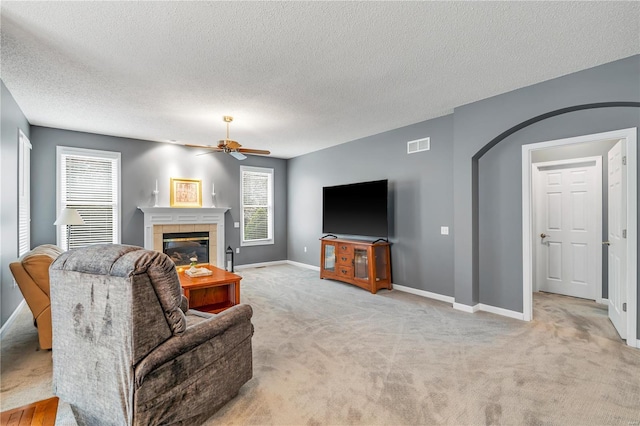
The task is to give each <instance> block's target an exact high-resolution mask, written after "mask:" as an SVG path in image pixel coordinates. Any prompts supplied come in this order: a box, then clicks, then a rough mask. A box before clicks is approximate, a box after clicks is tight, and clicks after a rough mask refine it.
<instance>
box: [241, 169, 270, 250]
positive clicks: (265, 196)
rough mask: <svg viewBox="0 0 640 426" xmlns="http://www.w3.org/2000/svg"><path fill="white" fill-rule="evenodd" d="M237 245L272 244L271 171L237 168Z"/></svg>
mask: <svg viewBox="0 0 640 426" xmlns="http://www.w3.org/2000/svg"><path fill="white" fill-rule="evenodd" d="M240 216H241V228H242V229H241V231H242V232H241V234H242V236H241V237H242V238H241V241H240V245H242V246H255V245H263V244H273V169H265V168H261V167H249V166H240Z"/></svg>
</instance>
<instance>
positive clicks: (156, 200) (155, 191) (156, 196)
mask: <svg viewBox="0 0 640 426" xmlns="http://www.w3.org/2000/svg"><path fill="white" fill-rule="evenodd" d="M159 193H160V191H158V190H157V189H156V190H154V191H153V197H154V199H155V201H154V203H153V207H158V194H159Z"/></svg>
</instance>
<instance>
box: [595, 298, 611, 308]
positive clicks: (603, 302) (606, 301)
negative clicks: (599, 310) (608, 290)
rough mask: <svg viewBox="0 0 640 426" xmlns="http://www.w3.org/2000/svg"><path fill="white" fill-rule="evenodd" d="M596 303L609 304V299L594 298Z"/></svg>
mask: <svg viewBox="0 0 640 426" xmlns="http://www.w3.org/2000/svg"><path fill="white" fill-rule="evenodd" d="M596 302H597V303H599V304H601V305H607V306H608V305H609V299H598V300H596Z"/></svg>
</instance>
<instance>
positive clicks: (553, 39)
mask: <svg viewBox="0 0 640 426" xmlns="http://www.w3.org/2000/svg"><path fill="white" fill-rule="evenodd" d="M1 14H2V16H1V18H2V20H1V25H2V26H1V31H2V58H1V59H2V64H1V77H2V80H3V81H4V83H5V84H6V86H7V87H8V88H9V91H11V93H12V94H13V96H14V97H15V99H16V101H17V102H18V104H19V105H20V107H21V108H22V110H23V112H24V113H25V115H26V116H27V119H28V120H29V121H30V122H31V124H34V125H40V126H49V127H57V128H63V129H71V130H79V131H86V132H93V133H101V134H107V135H115V136H125V137H131V138H139V139H148V140H153V141H159V142H166V141H169V140H177V141H179V142H180V143H194V144H216V143H217V140H218V139H221V138H223V137H224V132H225V124H224V122H223V121H222V116H223V115H225V114H226V115H233V116H234V117H235V120H234V122H233V123H232V125H231V137H232V138H233V139H236V140H238V141H239V142H240V143H242V144H243V145H244V146H245V147H248V148H259V149H269V150H271V151H272V153H273V155H274V156H276V157H281V158H291V157H295V156H298V155H301V154H304V153H307V152H311V151H315V150H318V149H322V148H325V147H328V146H332V145H336V144H340V143H344V142H348V141H350V140H354V139H357V138H361V137H365V136H369V135H372V134H376V133H380V132H383V131H386V130H391V129H394V128H398V127H401V126H405V125H408V124H412V123H416V122H420V121H423V120H426V119H429V118H433V117H437V116H441V115H444V114H447V113H450V112H452V110H453V108H455V107H457V106H460V105H464V104H467V103H470V102H474V101H477V100H480V99H484V98H487V97H490V96H493V95H497V94H500V93H504V92H507V91H510V90H513V89H517V88H520V87H524V86H528V85H531V84H534V83H537V82H540V81H544V80H548V79H550V78H554V77H558V76H561V75H564V74H568V73H571V72H574V71H578V70H581V69H585V68H589V67H593V66H596V65H599V64H603V63H606V62H610V61H613V60H616V59H620V58H624V57H628V56H631V55H633V54H637V53H640V35H639V34H640V28H639V25H640V24H639V18H638V17H639V16H640V3H638V2H613V3H612V2H585V3H582V2H559V3H556V2H536V3H529V2H497V3H493V2H491V3H489V2H480V3H476V2H462V3H460V2H12V1H2V4H1ZM425 136H426V135H425Z"/></svg>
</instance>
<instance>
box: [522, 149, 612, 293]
mask: <svg viewBox="0 0 640 426" xmlns="http://www.w3.org/2000/svg"><path fill="white" fill-rule="evenodd" d="M585 163H593V165H591V166H590V167H595V170H596V173H599V175H598V178H597V179H598V185H597V187H596V188H595V189H594V195H595V197H596V198H598V199H599V200H600V202H599V206H600V209H599V210H597V211H596V212H595V216H594V217H595V221H596V226H595V228H594V231H595V232H596V233H597V237H594V239H595V241H593V244H594V247H595V249H596V258H597V259H602V245H601V244H600V242H601V241H602V157H580V158H571V159H568V160H554V161H544V162H539V163H532V164H531V173H532V180H531V192H532V193H531V197H532V198H531V199H532V200H534V198H536V196H539V195H540V194H539V193H538V191H539V189H540V188H539V184H540V181H539V179H540V177H541V174H542V171H541V170H540V169H541V168H547V167H554V166H576V167H578V166H580V165H581V164H585ZM539 202H540V200H539V199H535V201H533V202H532V203H531V211H532V216H531V223H532V227H533V228H535V227H536V221H537V218H536V203H539ZM537 232H540V231H539V230H538V231H536V234H537ZM534 240H535V237H534ZM532 256H533V260H534V261H533V262H532V265H533V266H534V268H533V273H532V282H533V285H532V287H533V291H538V281H537V279H538V278H539V277H536V268H535V266H536V265H537V263H536V262H538V259H537V257H536V256H537V253H536V248H535V245H534V246H532ZM595 286H596V298H595V299H593V300H595V301H596V302H598V303H602V262H599V263H597V265H596V277H595Z"/></svg>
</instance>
